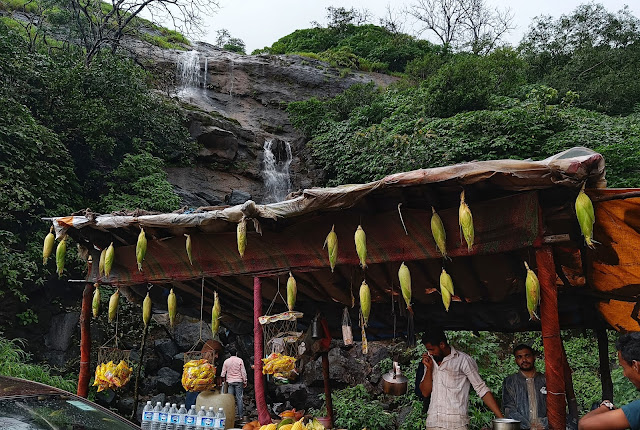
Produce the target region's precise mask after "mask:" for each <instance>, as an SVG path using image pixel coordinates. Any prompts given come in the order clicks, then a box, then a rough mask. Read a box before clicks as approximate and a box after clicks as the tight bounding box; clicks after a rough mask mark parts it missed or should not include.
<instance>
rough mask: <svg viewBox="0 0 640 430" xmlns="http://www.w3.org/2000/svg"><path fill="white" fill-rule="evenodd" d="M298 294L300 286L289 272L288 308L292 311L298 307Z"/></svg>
mask: <svg viewBox="0 0 640 430" xmlns="http://www.w3.org/2000/svg"><path fill="white" fill-rule="evenodd" d="M297 294H298V286H297V285H296V278H294V277H293V275H292V274H291V272H289V279H288V280H287V306H288V307H289V310H290V311H293V308H294V306H295V305H296V295H297Z"/></svg>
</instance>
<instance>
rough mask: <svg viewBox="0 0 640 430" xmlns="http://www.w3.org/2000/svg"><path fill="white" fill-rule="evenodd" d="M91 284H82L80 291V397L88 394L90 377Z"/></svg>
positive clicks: (78, 392)
mask: <svg viewBox="0 0 640 430" xmlns="http://www.w3.org/2000/svg"><path fill="white" fill-rule="evenodd" d="M92 290H93V284H91V283H87V284H85V285H84V291H83V292H82V311H81V312H80V373H79V374H78V391H77V394H78V396H80V397H85V398H86V397H87V395H88V394H89V379H91V372H90V367H89V365H90V363H91V298H92V294H91V293H92Z"/></svg>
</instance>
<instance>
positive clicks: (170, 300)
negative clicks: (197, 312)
mask: <svg viewBox="0 0 640 430" xmlns="http://www.w3.org/2000/svg"><path fill="white" fill-rule="evenodd" d="M167 310H168V311H169V324H170V325H171V327H173V324H174V323H175V322H176V312H177V310H178V299H177V298H176V294H175V293H174V292H173V288H172V289H171V292H169V297H167Z"/></svg>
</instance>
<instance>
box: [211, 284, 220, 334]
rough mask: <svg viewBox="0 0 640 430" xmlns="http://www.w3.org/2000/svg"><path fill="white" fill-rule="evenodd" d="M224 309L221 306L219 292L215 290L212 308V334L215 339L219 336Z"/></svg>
mask: <svg viewBox="0 0 640 430" xmlns="http://www.w3.org/2000/svg"><path fill="white" fill-rule="evenodd" d="M221 313H222V309H221V307H220V298H219V297H218V292H217V291H214V292H213V307H212V308H211V334H212V335H213V338H214V339H215V338H216V337H217V336H218V329H219V328H220V314H221Z"/></svg>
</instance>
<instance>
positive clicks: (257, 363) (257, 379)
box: [253, 276, 271, 425]
mask: <svg viewBox="0 0 640 430" xmlns="http://www.w3.org/2000/svg"><path fill="white" fill-rule="evenodd" d="M260 316H262V281H261V280H260V278H258V277H257V276H256V277H254V278H253V380H254V391H255V394H256V408H257V409H258V421H260V424H261V425H266V424H271V415H270V414H269V410H268V409H267V402H266V400H265V394H264V375H263V374H262V357H263V355H264V351H263V345H262V344H263V342H264V339H263V337H262V326H261V325H260V321H258V317H260Z"/></svg>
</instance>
